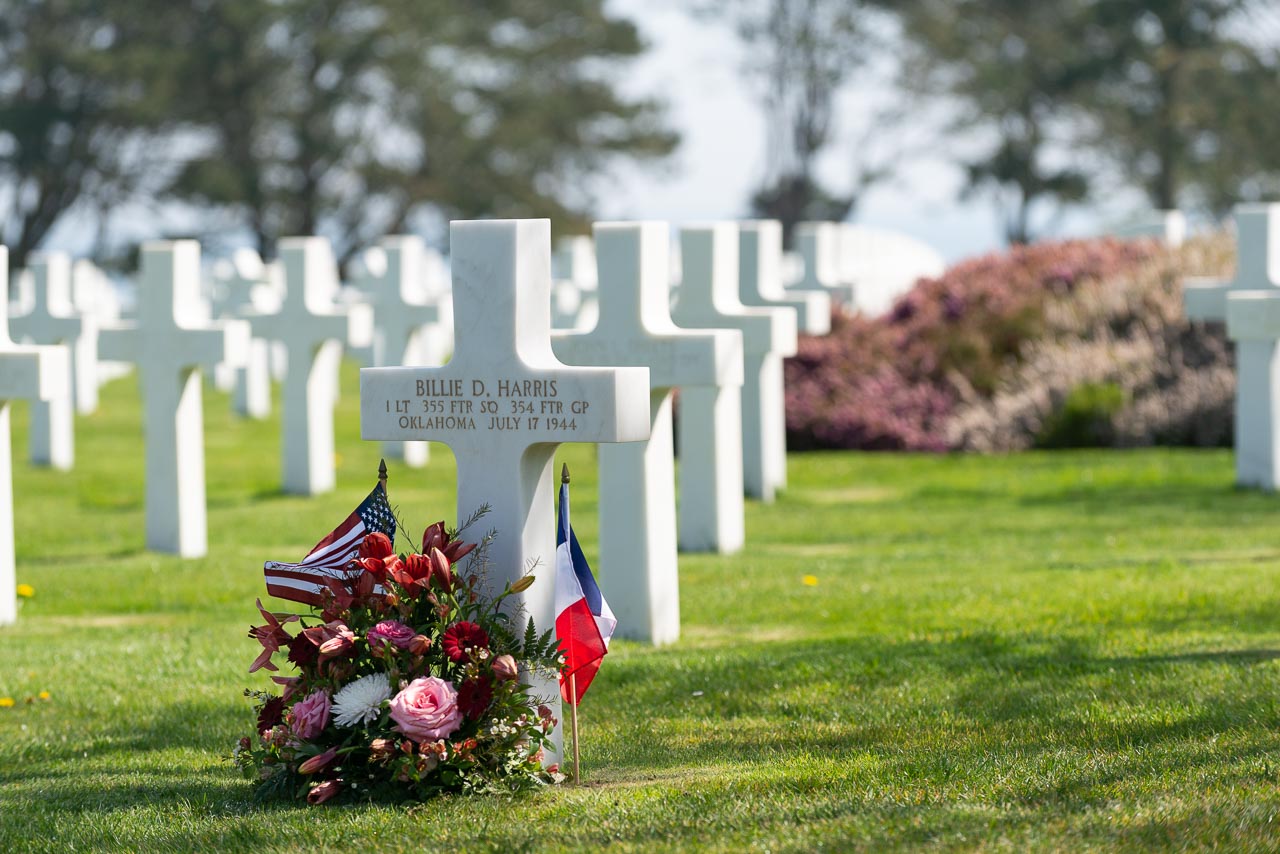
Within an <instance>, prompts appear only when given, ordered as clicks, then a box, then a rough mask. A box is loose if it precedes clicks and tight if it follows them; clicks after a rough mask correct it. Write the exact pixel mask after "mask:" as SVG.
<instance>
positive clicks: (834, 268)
mask: <svg viewBox="0 0 1280 854" xmlns="http://www.w3.org/2000/svg"><path fill="white" fill-rule="evenodd" d="M842 237H843V232H842V230H841V227H840V224H839V223H835V222H802V223H799V224H798V225H796V230H795V250H796V255H797V256H798V257H799V258H800V262H801V265H800V266H801V275H800V277H799V278H797V279H795V280H794V281H792V282H789V283H787V289H788V290H790V291H799V292H804V291H817V292H818V293H824V294H827V295H828V296H829V298H830V299H831V301H832V302H834V303H838V304H840V305H843V306H845V307H852V306H853V304H854V294H853V284H852V283H851V282H848V281H845V280H844V279H842V278H841V276H842V273H843V270H842V267H841V261H842V251H843V246H842V244H841V240H842Z"/></svg>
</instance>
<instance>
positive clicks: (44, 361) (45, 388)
mask: <svg viewBox="0 0 1280 854" xmlns="http://www.w3.org/2000/svg"><path fill="white" fill-rule="evenodd" d="M8 281H9V250H8V249H6V248H5V247H3V246H0V282H8ZM70 361H71V360H70V358H69V357H68V353H67V349H66V348H65V347H32V346H22V345H18V344H14V343H13V340H12V339H11V338H10V337H9V303H8V301H7V300H0V626H3V625H8V624H9V623H12V622H13V621H14V620H16V619H17V616H18V591H17V577H16V574H15V569H14V559H13V456H12V450H11V447H10V444H9V438H10V430H9V421H10V418H9V414H10V407H9V401H11V400H53V399H56V398H59V397H63V398H67V399H70V397H71V386H70V368H69V367H68V363H69V362H70Z"/></svg>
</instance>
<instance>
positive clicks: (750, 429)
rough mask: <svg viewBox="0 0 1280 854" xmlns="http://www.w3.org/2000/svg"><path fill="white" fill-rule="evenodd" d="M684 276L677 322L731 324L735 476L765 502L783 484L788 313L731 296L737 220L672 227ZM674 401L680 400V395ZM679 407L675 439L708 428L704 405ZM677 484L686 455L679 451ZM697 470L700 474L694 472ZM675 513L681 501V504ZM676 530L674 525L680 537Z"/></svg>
mask: <svg viewBox="0 0 1280 854" xmlns="http://www.w3.org/2000/svg"><path fill="white" fill-rule="evenodd" d="M680 245H681V255H682V257H683V262H682V263H683V269H684V281H683V282H681V285H680V291H679V296H678V297H677V302H676V306H675V308H674V309H673V310H672V312H671V315H672V317H674V318H675V321H676V323H678V324H679V325H680V326H682V327H684V328H685V329H739V330H741V331H742V335H743V342H742V345H743V350H744V352H745V366H744V371H743V377H744V379H743V384H742V482H743V486H744V488H745V489H746V493H747V495H749V496H751V497H753V498H759V499H761V500H762V501H772V500H773V498H774V492H775V491H776V490H777V489H779V488H780V487H782V486H785V485H786V480H787V430H786V427H787V425H786V400H785V394H784V392H783V383H782V359H783V357H785V356H790V355H793V354H794V353H795V352H796V313H795V310H794V309H790V308H762V307H760V306H744V305H743V304H742V301H741V300H740V299H739V297H738V226H737V224H735V223H732V222H721V223H713V224H711V225H705V226H691V227H686V228H683V229H681V231H680ZM681 401H682V406H683V405H685V404H686V403H688V402H689V401H686V400H685V399H684V398H683V397H682V398H681ZM690 414H691V415H693V417H692V418H690V419H689V421H688V423H687V424H686V419H685V410H684V409H682V410H681V418H680V440H681V441H680V446H681V448H683V447H684V437H685V431H686V429H688V430H690V431H697V430H706V429H709V418H710V416H711V413H710V412H703V413H701V414H698V413H690ZM680 462H681V483H682V484H683V483H684V471H685V467H686V465H688V464H690V463H692V464H694V465H695V466H698V467H701V466H702V465H704V463H703V462H701V461H698V460H692V459H691V460H686V459H685V457H684V454H683V451H682V452H681V459H680ZM700 476H701V475H700ZM681 510H682V512H683V506H682V508H681ZM683 537H684V532H683V530H682V531H681V538H682V543H683Z"/></svg>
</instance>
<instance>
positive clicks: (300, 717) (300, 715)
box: [289, 691, 329, 741]
mask: <svg viewBox="0 0 1280 854" xmlns="http://www.w3.org/2000/svg"><path fill="white" fill-rule="evenodd" d="M328 725H329V695H328V694H326V693H325V692H324V691H316V692H315V693H313V694H311V695H309V696H308V697H306V698H304V699H302V700H299V701H298V702H296V703H294V704H293V708H292V709H290V710H289V730H290V731H291V732H292V733H293V734H294V737H296V738H298V739H299V740H301V741H310V740H311V739H313V738H315V737H316V736H317V735H319V734H320V733H321V732H322V731H323V730H324V728H325V727H327V726H328Z"/></svg>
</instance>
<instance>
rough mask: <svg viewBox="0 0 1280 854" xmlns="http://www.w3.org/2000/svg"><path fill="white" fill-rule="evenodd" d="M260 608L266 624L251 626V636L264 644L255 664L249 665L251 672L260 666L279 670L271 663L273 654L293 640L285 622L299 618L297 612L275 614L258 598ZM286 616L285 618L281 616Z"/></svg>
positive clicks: (254, 661)
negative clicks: (285, 628)
mask: <svg viewBox="0 0 1280 854" xmlns="http://www.w3.org/2000/svg"><path fill="white" fill-rule="evenodd" d="M257 605H258V610H259V611H260V612H261V613H262V618H263V619H264V620H266V621H267V624H266V625H265V626H250V627H249V637H251V638H254V639H256V640H257V641H258V643H260V644H262V652H261V653H259V654H258V657H257V658H255V659H254V660H253V664H251V665H250V666H249V672H250V673H253V672H255V671H256V670H259V669H260V668H263V667H265V668H266V669H267V670H278V669H279V668H277V667H276V666H275V665H274V664H272V663H271V656H272V654H273V653H275V652H278V651H279V649H280V647H281V646H282V645H284V644H287V643H288V642H289V641H291V640H293V637H292V636H291V635H290V634H289V633H288V632H286V631H285V630H284V625H285V623H291V622H293V621H294V620H296V619H298V615H297V614H273V613H271V612H270V611H268V610H267V609H266V608H264V607H262V600H261V599H259V600H257ZM281 617H284V619H283V620H281V619H280V618H281Z"/></svg>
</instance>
